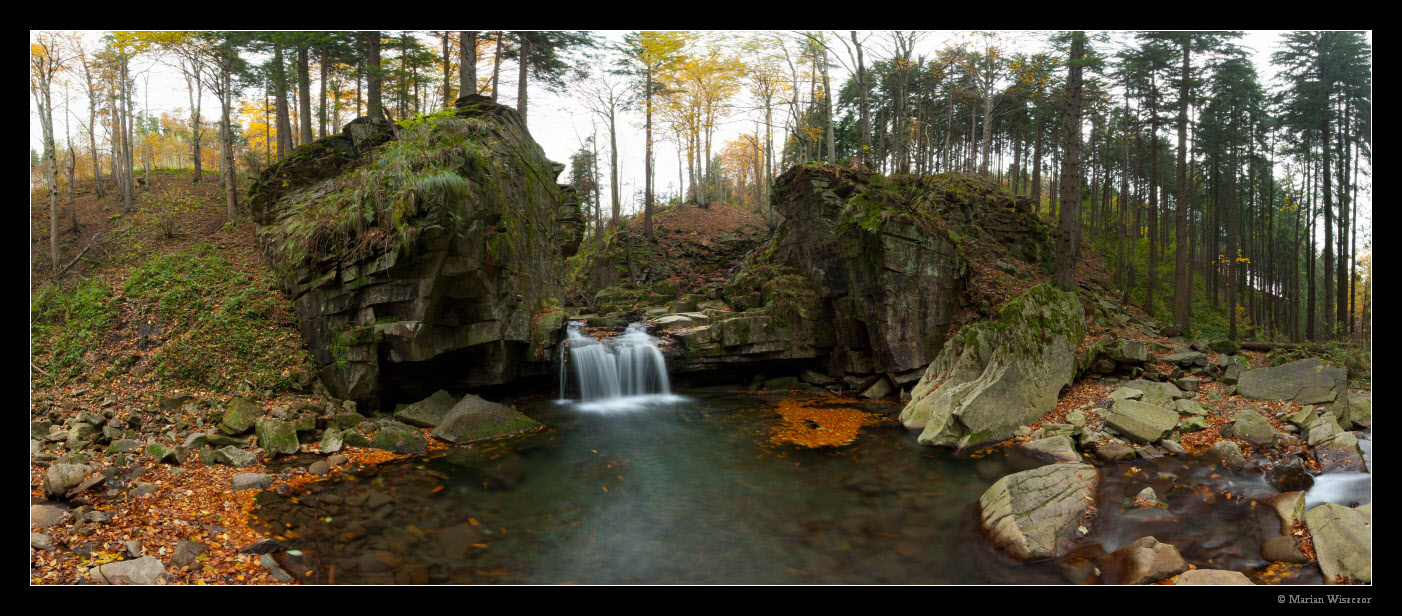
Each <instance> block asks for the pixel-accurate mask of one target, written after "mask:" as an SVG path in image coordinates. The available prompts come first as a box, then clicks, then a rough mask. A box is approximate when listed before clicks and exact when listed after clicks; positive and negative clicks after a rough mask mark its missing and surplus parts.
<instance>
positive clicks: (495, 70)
mask: <svg viewBox="0 0 1402 616" xmlns="http://www.w3.org/2000/svg"><path fill="white" fill-rule="evenodd" d="M501 36H502V31H501V30H498V31H497V53H496V57H494V58H492V100H497V91H498V90H497V85H498V84H499V83H501V81H500V79H501Z"/></svg>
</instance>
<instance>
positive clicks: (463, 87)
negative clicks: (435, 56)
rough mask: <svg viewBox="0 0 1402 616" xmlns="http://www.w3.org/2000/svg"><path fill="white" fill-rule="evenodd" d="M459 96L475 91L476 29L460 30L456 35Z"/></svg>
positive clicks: (474, 92)
mask: <svg viewBox="0 0 1402 616" xmlns="http://www.w3.org/2000/svg"><path fill="white" fill-rule="evenodd" d="M458 47H459V48H460V49H459V50H458V81H459V82H460V83H459V84H458V91H459V92H460V94H459V96H467V95H469V94H476V93H477V31H476V30H462V31H461V32H459V36H458Z"/></svg>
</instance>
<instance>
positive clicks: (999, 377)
mask: <svg viewBox="0 0 1402 616" xmlns="http://www.w3.org/2000/svg"><path fill="white" fill-rule="evenodd" d="M1083 319H1084V316H1083V313H1082V311H1081V305H1080V302H1079V300H1077V298H1076V295H1075V294H1074V293H1067V292H1064V291H1061V290H1059V289H1057V288H1055V287H1053V286H1052V285H1051V284H1050V283H1047V284H1041V285H1037V286H1035V287H1032V288H1031V289H1029V290H1028V291H1027V292H1026V293H1024V294H1022V295H1020V296H1018V297H1016V298H1013V299H1012V300H1010V301H1009V302H1008V303H1007V304H1005V305H1004V306H1003V308H1002V309H1001V310H1000V311H999V317H998V320H997V321H988V322H982V323H977V324H974V325H971V326H968V327H966V328H965V330H964V331H962V332H960V333H958V334H955V336H954V338H953V339H951V341H950V344H948V345H946V346H945V348H944V350H943V351H941V352H940V355H939V357H938V358H936V359H935V361H934V362H933V363H931V364H930V366H929V367H928V368H926V370H925V375H924V376H923V377H922V378H921V379H920V382H919V383H918V384H917V385H916V386H915V390H914V391H912V392H911V399H910V402H909V403H908V404H906V406H905V408H904V409H903V410H902V411H901V415H900V419H901V423H903V424H905V426H906V427H907V428H910V429H922V430H923V431H922V432H921V434H920V438H919V441H920V444H922V445H958V446H961V447H962V446H975V445H978V444H981V443H987V442H992V441H999V440H1002V439H1005V438H1007V437H1009V436H1011V435H1012V434H1013V432H1014V431H1015V430H1017V428H1018V426H1021V425H1024V424H1029V423H1031V422H1033V421H1035V420H1037V419H1038V418H1040V417H1041V416H1042V415H1043V414H1045V413H1046V412H1047V411H1049V410H1051V409H1052V407H1054V406H1056V400H1057V396H1058V394H1059V393H1060V391H1061V389H1062V388H1063V387H1066V386H1068V385H1070V384H1071V381H1072V379H1073V378H1074V377H1075V370H1076V347H1077V345H1079V344H1080V343H1081V339H1082V338H1084V337H1085V333H1086V326H1085V322H1084V321H1083ZM1169 413H1170V414H1172V412H1171V411H1170V412H1169Z"/></svg>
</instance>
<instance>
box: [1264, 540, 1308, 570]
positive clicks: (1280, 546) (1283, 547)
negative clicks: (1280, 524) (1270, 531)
mask: <svg viewBox="0 0 1402 616" xmlns="http://www.w3.org/2000/svg"><path fill="white" fill-rule="evenodd" d="M1261 558H1264V559H1266V560H1268V561H1271V562H1282V563H1307V562H1309V561H1310V557H1309V556H1306V555H1305V553H1304V551H1302V550H1301V549H1300V540H1299V539H1296V538H1295V537H1292V536H1290V535H1281V536H1279V537H1271V538H1270V539H1267V540H1265V541H1262V542H1261Z"/></svg>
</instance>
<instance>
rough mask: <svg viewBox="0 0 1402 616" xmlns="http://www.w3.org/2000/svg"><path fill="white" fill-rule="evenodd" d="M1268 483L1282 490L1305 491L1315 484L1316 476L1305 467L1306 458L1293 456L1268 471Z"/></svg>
mask: <svg viewBox="0 0 1402 616" xmlns="http://www.w3.org/2000/svg"><path fill="white" fill-rule="evenodd" d="M1266 483H1268V484H1270V485H1271V487H1272V488H1275V489H1277V490H1279V491H1281V492H1303V491H1308V490H1309V489H1310V487H1311V486H1313V485H1314V477H1312V476H1310V474H1309V469H1307V468H1305V462H1304V460H1301V459H1299V458H1296V457H1293V456H1292V457H1291V458H1290V460H1289V461H1288V462H1282V463H1280V464H1276V465H1275V466H1274V467H1272V468H1271V469H1270V470H1268V471H1266Z"/></svg>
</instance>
